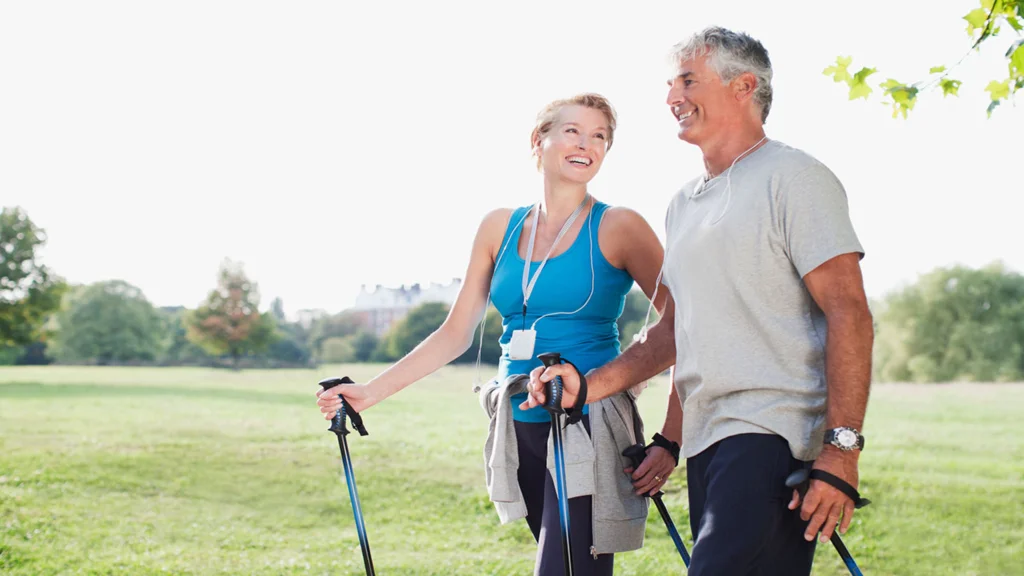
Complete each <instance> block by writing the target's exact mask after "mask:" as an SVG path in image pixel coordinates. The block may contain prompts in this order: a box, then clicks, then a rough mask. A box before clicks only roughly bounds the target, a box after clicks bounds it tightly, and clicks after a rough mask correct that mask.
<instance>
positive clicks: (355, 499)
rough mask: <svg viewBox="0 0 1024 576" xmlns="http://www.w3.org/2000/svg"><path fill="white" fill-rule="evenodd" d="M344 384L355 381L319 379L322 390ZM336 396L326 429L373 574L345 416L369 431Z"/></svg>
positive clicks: (369, 573)
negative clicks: (332, 439)
mask: <svg viewBox="0 0 1024 576" xmlns="http://www.w3.org/2000/svg"><path fill="white" fill-rule="evenodd" d="M344 384H355V382H353V381H352V379H351V378H349V377H348V376H344V377H342V378H325V379H324V380H321V381H320V387H321V388H323V389H324V390H330V389H331V388H334V387H335V386H339V385H344ZM338 398H340V399H341V409H340V410H338V411H337V412H335V414H334V418H333V419H332V420H331V427H330V428H328V430H330V431H331V432H334V433H335V435H337V436H338V448H340V449H341V464H342V466H343V467H344V469H345V483H346V484H347V485H348V498H349V501H351V502H352V514H353V515H355V517H356V533H357V534H358V535H359V548H360V549H362V552H363V566H365V567H366V576H375V574H376V573H375V572H374V570H373V558H371V557H370V541H369V539H368V538H367V537H366V524H365V523H364V522H363V508H362V506H360V505H359V493H358V492H357V491H356V475H355V472H353V471H352V457H351V456H350V455H349V452H348V441H347V440H346V439H345V436H348V434H349V430H348V428H346V427H345V417H346V416H347V417H348V418H349V419H350V420H352V427H353V428H355V429H356V430H358V431H359V435H360V436H366V435H367V434H369V432H367V431H366V427H365V426H363V418H362V416H360V415H359V413H358V412H356V411H355V410H353V409H352V407H351V406H349V405H348V402H346V401H345V397H344V396H342V395H341V394H338Z"/></svg>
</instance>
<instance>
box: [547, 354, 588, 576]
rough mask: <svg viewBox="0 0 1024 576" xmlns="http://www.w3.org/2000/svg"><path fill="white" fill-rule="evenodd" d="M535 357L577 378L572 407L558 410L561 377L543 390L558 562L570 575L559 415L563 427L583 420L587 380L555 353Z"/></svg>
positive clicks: (568, 575) (567, 506)
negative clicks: (559, 537) (551, 451)
mask: <svg viewBox="0 0 1024 576" xmlns="http://www.w3.org/2000/svg"><path fill="white" fill-rule="evenodd" d="M537 358H538V359H539V360H540V361H541V362H543V363H544V366H554V365H555V364H561V363H562V362H565V363H566V364H569V365H570V366H572V367H573V369H575V370H576V373H577V374H579V376H580V393H579V395H578V396H577V398H576V404H575V405H574V406H573V407H572V408H569V409H564V408H562V379H561V378H553V379H552V380H551V382H548V383H547V390H545V391H544V396H545V402H544V409H545V410H547V411H548V412H549V413H550V414H551V433H552V434H553V436H552V442H551V444H552V448H553V449H554V452H555V454H554V456H555V458H554V459H555V485H556V486H557V488H558V490H557V492H558V520H559V524H561V528H562V560H563V561H564V562H565V575H566V576H572V549H571V548H570V546H569V497H568V494H567V493H566V482H565V451H564V444H563V443H562V427H561V424H560V420H561V418H559V416H560V415H562V414H566V415H568V418H567V419H566V422H565V424H566V426H568V425H570V424H574V423H576V422H579V420H580V419H581V418H582V417H583V405H584V404H586V402H587V381H586V379H585V378H584V377H583V374H582V373H580V370H579V368H576V365H575V364H573V363H572V362H569V361H568V360H565V359H563V358H562V356H561V354H559V353H558V352H547V353H544V354H540V355H538V356H537Z"/></svg>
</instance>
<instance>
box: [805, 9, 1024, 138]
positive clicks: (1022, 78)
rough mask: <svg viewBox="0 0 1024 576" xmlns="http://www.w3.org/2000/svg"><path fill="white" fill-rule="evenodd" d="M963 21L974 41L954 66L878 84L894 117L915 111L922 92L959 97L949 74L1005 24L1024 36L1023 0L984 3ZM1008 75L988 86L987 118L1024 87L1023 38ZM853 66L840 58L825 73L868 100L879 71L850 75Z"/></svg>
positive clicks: (1011, 52)
mask: <svg viewBox="0 0 1024 576" xmlns="http://www.w3.org/2000/svg"><path fill="white" fill-rule="evenodd" d="M963 19H964V20H966V21H967V35H968V36H969V37H970V38H971V39H972V40H973V42H972V44H971V47H970V49H969V50H968V51H967V53H966V54H964V56H963V57H961V58H960V60H958V61H957V62H956V63H955V64H953V65H952V66H950V67H948V68H947V67H946V66H933V67H932V68H931V69H929V70H928V74H929V76H928V77H927V78H925V79H923V80H920V81H917V82H913V83H909V84H908V83H906V82H900V81H898V80H896V79H894V78H888V79H887V80H886V81H885V82H882V83H880V84H879V85H878V87H879V88H881V89H882V94H883V100H884V101H883V104H886V105H890V106H892V117H893V118H896V117H898V116H900V115H902V116H903V118H906V117H907V114H908V113H909V112H910V111H911V110H913V109H914V105H915V104H917V97H918V95H919V94H921V93H922V92H926V91H930V90H932V89H934V88H936V87H940V88H941V89H942V96H943V98H945V97H947V96H959V90H960V86H961V85H962V84H963V83H962V82H961V81H960V80H956V79H954V78H952V77H950V73H951V72H952V71H953V70H956V69H957V68H958V67H959V66H960V65H961V64H962V63H963V62H964V60H966V59H967V57H968V56H970V55H971V54H973V53H975V52H977V51H979V50H980V46H981V44H982V43H983V42H985V41H986V40H989V39H991V38H994V37H996V36H997V35H998V34H999V32H1000V30H1001V29H1002V28H1001V25H1002V24H1006V25H1008V26H1009V27H1010V28H1012V29H1013V31H1014V32H1015V33H1016V35H1017V36H1018V37H1019V36H1021V30H1024V24H1022V22H1024V0H981V7H980V8H975V9H974V10H971V11H970V12H968V13H967V14H966V15H964V16H963ZM1006 59H1007V70H1008V74H1007V77H1006V78H1005V79H1002V80H992V81H991V82H989V83H988V86H986V87H985V91H986V92H988V93H989V96H990V98H991V101H990V102H989V105H988V109H987V115H988V117H989V118H991V117H992V112H993V111H994V110H995V109H996V108H997V107H998V106H999V105H1000V104H1001V103H1002V102H1003V101H1004V100H1006V101H1009V100H1011V99H1012V98H1013V97H1014V96H1015V95H1016V93H1017V91H1018V90H1021V89H1022V88H1024V38H1019V39H1018V40H1016V41H1015V42H1013V43H1012V44H1011V45H1010V48H1009V49H1008V50H1007V51H1006ZM851 64H853V58H851V57H849V56H845V57H844V56H839V57H837V58H836V62H835V64H833V65H832V66H829V67H827V68H825V69H824V70H823V71H822V73H823V74H824V75H825V76H829V77H831V78H832V79H833V81H835V82H837V83H838V82H845V83H846V84H847V86H848V87H849V90H850V100H855V99H857V98H863V99H865V100H867V99H868V97H869V96H870V95H871V92H872V91H873V89H872V86H871V85H870V84H868V77H869V76H871V75H873V74H875V73H876V72H878V70H877V69H876V68H869V67H862V68H861V69H860V70H859V71H857V72H856V73H853V74H851V73H850V70H849V67H850V65H851Z"/></svg>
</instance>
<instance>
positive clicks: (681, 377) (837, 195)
mask: <svg viewBox="0 0 1024 576" xmlns="http://www.w3.org/2000/svg"><path fill="white" fill-rule="evenodd" d="M727 180H728V182H727ZM666 232H667V233H666V239H667V240H666V252H665V254H666V255H665V272H664V275H665V285H666V286H668V288H669V289H670V290H671V293H672V297H673V299H674V300H675V307H676V308H675V332H676V368H675V385H676V388H677V390H678V393H679V395H680V398H683V399H684V400H683V453H684V454H685V456H686V457H691V456H694V455H696V454H698V453H700V452H701V451H703V450H704V449H706V448H708V447H709V446H711V445H712V444H714V443H715V442H718V441H720V440H722V439H724V438H726V437H729V436H733V435H736V434H744V433H762V434H763V433H774V434H778V435H780V436H782V437H783V438H785V439H786V440H787V441H788V442H789V445H790V450H791V451H792V453H793V456H794V457H795V458H798V459H800V460H813V459H814V458H816V457H817V455H818V453H819V452H820V451H821V446H822V443H823V436H824V428H825V400H826V397H827V393H828V390H827V387H826V384H825V336H826V323H825V316H824V314H823V313H822V311H821V309H820V308H818V306H817V304H815V302H814V300H813V299H812V298H811V295H810V293H809V292H808V291H807V288H806V287H805V286H804V284H803V281H802V278H803V276H804V275H805V274H807V273H808V272H810V271H812V270H814V269H815V268H816V267H817V266H819V265H820V264H822V263H823V262H825V261H827V260H829V259H831V258H833V257H835V256H838V255H840V254H845V253H849V252H857V253H859V254H860V257H861V258H863V255H864V251H863V248H862V247H861V245H860V242H859V241H858V239H857V235H856V233H855V232H854V230H853V225H852V224H851V222H850V215H849V212H848V207H847V199H846V191H845V189H844V188H843V186H842V184H841V183H840V182H839V180H838V179H837V178H836V176H835V175H834V174H833V173H832V172H831V171H830V170H829V169H828V168H827V167H826V166H825V165H824V164H822V163H821V162H819V161H818V160H816V159H814V158H813V157H811V156H810V155H808V154H807V153H805V152H803V151H801V150H797V149H795V148H792V147H790V146H787V145H785V144H782V143H780V142H776V141H774V140H769V141H768V142H766V143H765V144H764V145H763V146H761V147H760V148H758V149H757V150H755V151H753V152H751V153H750V154H749V155H747V156H746V157H745V158H742V159H740V160H739V162H737V163H736V165H735V166H734V167H733V169H732V172H731V174H730V175H729V177H728V179H727V178H726V175H725V174H724V173H723V174H722V175H720V176H718V177H716V178H713V179H712V180H711V181H710V182H707V183H706V184H704V183H703V177H702V178H698V179H695V180H693V181H691V182H689V183H687V184H686V185H685V186H683V188H682V190H680V191H679V192H678V193H677V194H676V196H675V197H674V198H673V199H672V203H671V204H670V205H669V209H668V214H667V217H666Z"/></svg>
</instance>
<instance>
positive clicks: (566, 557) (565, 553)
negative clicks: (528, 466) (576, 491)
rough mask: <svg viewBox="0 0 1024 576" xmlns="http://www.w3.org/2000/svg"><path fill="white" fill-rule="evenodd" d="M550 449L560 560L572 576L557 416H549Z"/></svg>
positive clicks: (563, 459)
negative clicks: (560, 535)
mask: <svg viewBox="0 0 1024 576" xmlns="http://www.w3.org/2000/svg"><path fill="white" fill-rule="evenodd" d="M551 433H552V434H554V436H553V438H552V447H553V449H554V451H555V481H556V482H557V483H558V520H559V523H560V524H561V528H562V560H563V561H564V563H565V574H566V576H572V548H571V547H570V546H569V495H568V494H567V493H566V487H565V453H564V452H563V448H564V445H563V444H562V428H561V427H560V426H559V423H558V415H557V414H554V413H552V414H551Z"/></svg>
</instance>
